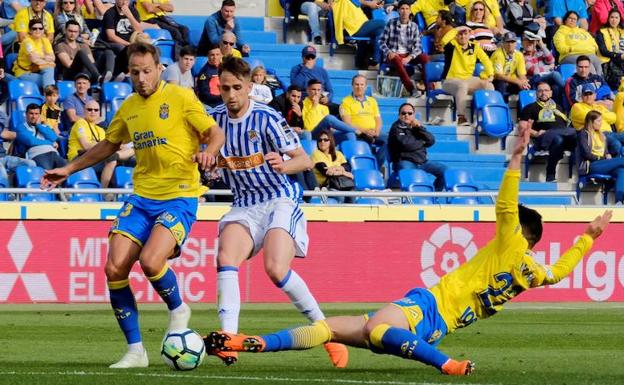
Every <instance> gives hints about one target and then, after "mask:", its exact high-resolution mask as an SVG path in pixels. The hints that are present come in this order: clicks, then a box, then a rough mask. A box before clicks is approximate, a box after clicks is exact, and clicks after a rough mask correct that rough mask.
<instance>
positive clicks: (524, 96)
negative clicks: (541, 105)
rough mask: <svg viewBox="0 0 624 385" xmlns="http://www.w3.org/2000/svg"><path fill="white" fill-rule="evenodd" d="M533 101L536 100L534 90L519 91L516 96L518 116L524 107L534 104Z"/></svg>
mask: <svg viewBox="0 0 624 385" xmlns="http://www.w3.org/2000/svg"><path fill="white" fill-rule="evenodd" d="M535 100H537V95H536V93H535V90H522V91H520V93H519V94H518V115H519V114H520V112H522V110H524V107H526V106H528V105H529V104H531V103H535Z"/></svg>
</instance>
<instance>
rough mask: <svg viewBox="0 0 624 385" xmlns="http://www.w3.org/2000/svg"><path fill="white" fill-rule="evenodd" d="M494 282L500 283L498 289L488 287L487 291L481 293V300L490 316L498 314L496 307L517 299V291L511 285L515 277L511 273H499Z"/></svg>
mask: <svg viewBox="0 0 624 385" xmlns="http://www.w3.org/2000/svg"><path fill="white" fill-rule="evenodd" d="M494 280H495V281H496V282H498V283H499V285H497V286H499V287H498V288H494V287H492V286H489V285H488V288H487V290H483V291H482V292H481V293H479V298H481V302H482V303H483V306H484V307H485V310H486V311H487V312H488V314H489V315H492V314H495V313H496V312H498V309H496V306H499V305H502V304H504V303H505V302H507V301H509V300H510V299H512V298H513V297H515V295H516V293H515V289H514V288H513V286H512V285H511V284H512V282H513V277H512V276H511V274H509V273H498V274H496V275H495V276H494Z"/></svg>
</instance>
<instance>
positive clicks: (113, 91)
mask: <svg viewBox="0 0 624 385" xmlns="http://www.w3.org/2000/svg"><path fill="white" fill-rule="evenodd" d="M131 93H132V86H131V85H130V84H128V83H125V82H107V83H104V84H102V95H100V96H101V98H102V100H100V103H110V102H112V101H113V99H114V98H123V99H125V98H127V97H128V96H129V95H130V94H131Z"/></svg>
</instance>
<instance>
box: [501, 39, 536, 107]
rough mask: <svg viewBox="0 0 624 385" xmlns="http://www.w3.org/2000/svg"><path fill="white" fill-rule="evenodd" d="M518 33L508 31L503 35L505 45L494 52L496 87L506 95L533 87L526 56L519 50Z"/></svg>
mask: <svg viewBox="0 0 624 385" xmlns="http://www.w3.org/2000/svg"><path fill="white" fill-rule="evenodd" d="M517 43H518V42H517V38H516V34H515V33H513V32H507V33H506V34H505V36H504V37H503V45H502V47H500V48H498V49H497V50H496V51H494V53H493V54H492V58H491V59H492V64H493V65H494V88H495V89H496V91H498V92H500V93H501V94H503V95H504V96H505V100H507V98H508V97H509V95H510V94H512V95H516V94H518V92H520V91H521V90H529V89H531V85H530V84H529V80H528V79H527V77H526V65H525V63H524V56H523V55H522V53H521V52H520V51H518V50H516V45H517Z"/></svg>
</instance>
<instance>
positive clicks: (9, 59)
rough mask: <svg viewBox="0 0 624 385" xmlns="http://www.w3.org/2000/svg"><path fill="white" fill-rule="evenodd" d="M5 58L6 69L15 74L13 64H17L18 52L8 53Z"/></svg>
mask: <svg viewBox="0 0 624 385" xmlns="http://www.w3.org/2000/svg"><path fill="white" fill-rule="evenodd" d="M4 60H5V61H6V71H7V72H8V73H10V74H11V75H13V65H14V64H15V61H16V60H17V54H16V53H14V52H12V53H10V54H8V55H6V56H5V57H4Z"/></svg>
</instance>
